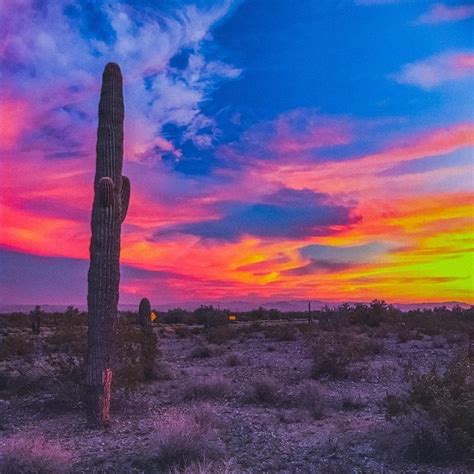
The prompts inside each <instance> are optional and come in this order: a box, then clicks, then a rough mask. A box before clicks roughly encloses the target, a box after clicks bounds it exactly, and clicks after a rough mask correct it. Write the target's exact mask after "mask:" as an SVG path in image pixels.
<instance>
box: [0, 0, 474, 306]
mask: <svg viewBox="0 0 474 474" xmlns="http://www.w3.org/2000/svg"><path fill="white" fill-rule="evenodd" d="M0 4H1V5H0V11H1V13H0V17H1V18H0V22H1V24H0V31H1V36H0V57H1V65H0V73H1V76H0V86H1V87H0V114H1V128H0V153H1V155H0V156H1V158H0V160H1V161H0V178H1V179H0V198H1V202H0V267H1V270H0V303H5V304H7V303H9V304H14V303H25V304H45V303H50V304H85V301H86V291H87V269H88V264H89V263H88V258H89V240H90V214H91V205H92V196H93V176H94V170H95V140H96V127H97V106H98V100H99V92H100V85H101V84H100V81H101V74H102V70H103V68H104V66H105V64H106V63H107V62H109V61H115V62H117V63H119V64H120V66H121V69H122V73H123V75H124V95H125V110H126V112H125V154H124V160H125V161H124V174H125V175H127V176H129V177H130V180H131V185H132V195H131V202H130V208H129V213H128V216H127V219H126V220H125V223H124V225H123V227H122V258H121V263H122V267H121V268H122V279H121V287H120V288H121V290H120V291H121V293H120V302H121V303H138V301H139V300H140V299H141V298H142V297H144V296H147V297H149V298H150V299H151V300H152V302H153V303H154V304H156V305H159V304H165V303H166V304H179V303H180V302H185V301H188V302H189V301H197V302H209V303H211V302H225V301H231V300H246V301H255V302H256V303H258V302H265V301H278V300H290V299H291V300H293V299H305V300H309V299H311V300H327V301H370V300H371V299H373V298H382V299H385V300H387V301H388V302H393V303H395V302H401V303H406V302H434V301H436V302H440V301H463V302H466V303H474V277H473V274H474V271H473V263H474V261H473V253H472V252H473V249H474V217H473V207H472V206H473V204H474V199H473V198H474V167H473V146H474V96H473V90H474V44H473V31H474V30H473V27H474V6H473V5H472V4H470V2H469V1H468V0H464V1H448V0H446V1H444V2H442V3H437V2H436V1H432V0H426V1H425V0H398V1H397V0H318V1H315V0H298V1H291V0H247V1H231V0H229V1H204V0H202V1H201V0H195V1H192V2H184V1H178V0H164V1H152V0H143V1H132V0H130V1H117V2H116V1H113V2H109V1H107V2H106V1H104V2H101V1H93V2H89V1H73V2H71V1H66V0H54V1H53V0H51V1H42V0H16V1H13V0H0Z"/></svg>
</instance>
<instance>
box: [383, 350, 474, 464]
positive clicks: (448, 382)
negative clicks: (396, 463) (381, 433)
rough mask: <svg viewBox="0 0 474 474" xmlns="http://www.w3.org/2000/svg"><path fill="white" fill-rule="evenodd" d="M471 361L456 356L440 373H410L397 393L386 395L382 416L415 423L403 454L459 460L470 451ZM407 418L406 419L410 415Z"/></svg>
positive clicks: (473, 438) (473, 412) (473, 414)
mask: <svg viewBox="0 0 474 474" xmlns="http://www.w3.org/2000/svg"><path fill="white" fill-rule="evenodd" d="M472 374H473V362H472V360H471V359H469V358H468V357H467V356H460V357H459V358H457V359H456V360H455V361H453V363H452V364H451V365H450V366H449V367H448V369H447V370H446V372H445V373H444V374H443V375H440V374H439V373H437V372H436V371H435V370H432V371H431V372H429V373H428V374H416V375H412V376H411V388H410V390H409V392H408V393H407V394H406V395H404V396H401V397H395V396H394V395H392V396H389V397H386V399H385V400H386V403H385V404H386V416H387V417H393V416H399V415H402V418H403V417H405V418H410V417H411V418H413V419H414V420H416V423H414V422H409V423H406V425H407V426H411V430H410V432H409V433H408V434H409V436H410V441H409V442H408V444H407V447H406V449H405V454H406V455H407V457H409V458H410V459H414V460H417V461H423V462H442V461H449V460H454V461H460V460H463V459H470V458H471V457H472V456H473V455H474V380H473V378H472ZM411 418H410V419H411Z"/></svg>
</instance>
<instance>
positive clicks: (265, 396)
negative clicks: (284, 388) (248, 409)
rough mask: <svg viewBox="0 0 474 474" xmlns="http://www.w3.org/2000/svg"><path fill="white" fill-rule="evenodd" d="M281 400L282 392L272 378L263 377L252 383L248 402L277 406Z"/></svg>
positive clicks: (248, 392) (247, 398)
mask: <svg viewBox="0 0 474 474" xmlns="http://www.w3.org/2000/svg"><path fill="white" fill-rule="evenodd" d="M280 400H281V398H280V390H279V388H278V384H277V382H276V380H274V379H272V378H270V377H261V378H258V379H254V380H252V381H251V382H250V385H249V387H248V389H247V394H246V401H247V402H250V403H261V404H264V405H276V404H278V403H279V402H280Z"/></svg>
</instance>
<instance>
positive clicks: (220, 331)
mask: <svg viewBox="0 0 474 474" xmlns="http://www.w3.org/2000/svg"><path fill="white" fill-rule="evenodd" d="M236 335H237V332H236V331H235V330H234V328H232V327H230V326H229V325H221V326H216V327H211V328H210V329H209V330H208V331H207V332H206V339H207V340H208V342H210V343H211V344H225V343H226V342H228V341H230V340H231V339H233V338H234V337H236Z"/></svg>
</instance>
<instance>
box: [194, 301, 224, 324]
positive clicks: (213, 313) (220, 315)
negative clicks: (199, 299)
mask: <svg viewBox="0 0 474 474" xmlns="http://www.w3.org/2000/svg"><path fill="white" fill-rule="evenodd" d="M227 314H228V312H227V311H221V310H219V309H216V308H214V307H213V306H212V305H211V306H200V307H199V308H196V309H195V310H194V311H193V315H194V318H195V320H196V322H197V323H198V324H204V326H206V327H215V326H220V325H223V324H227V323H228V320H227Z"/></svg>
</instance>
